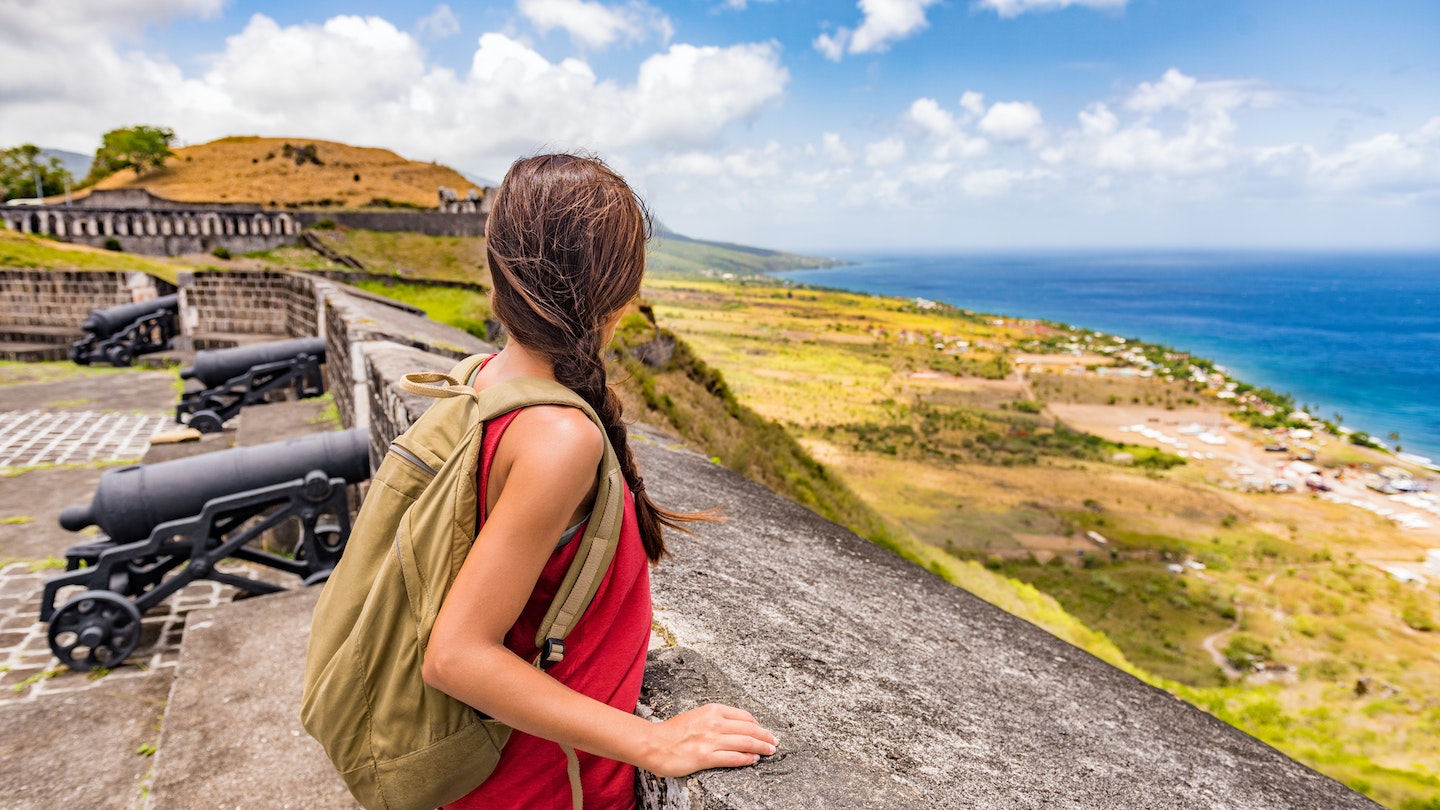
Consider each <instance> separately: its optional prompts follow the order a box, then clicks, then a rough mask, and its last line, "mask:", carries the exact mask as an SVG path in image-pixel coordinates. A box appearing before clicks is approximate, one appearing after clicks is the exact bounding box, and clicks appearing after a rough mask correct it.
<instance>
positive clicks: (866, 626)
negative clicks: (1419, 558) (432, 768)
mask: <svg viewBox="0 0 1440 810" xmlns="http://www.w3.org/2000/svg"><path fill="white" fill-rule="evenodd" d="M196 275H197V276H199V275H201V274H196ZM224 275H225V276H227V277H228V278H227V279H225V280H224V281H223V282H222V281H220V280H218V279H201V280H197V279H189V280H187V279H184V278H182V279H181V294H182V296H184V298H185V300H186V302H187V303H186V306H187V307H196V308H198V309H200V310H203V311H199V312H197V313H195V314H193V315H187V314H185V313H182V318H183V319H184V320H187V321H193V322H194V323H196V324H201V323H231V324H236V323H241V322H243V321H244V319H245V318H248V317H250V316H248V315H243V316H242V311H246V312H248V307H243V306H241V305H239V304H235V303H234V302H233V299H232V298H231V297H230V294H245V295H251V296H259V297H261V298H264V299H265V300H267V301H269V302H271V304H270V305H271V306H273V307H275V308H277V309H283V310H284V313H283V316H284V317H283V318H282V317H279V316H277V317H275V318H274V319H273V320H271V321H269V322H268V323H269V324H270V326H272V327H275V328H281V329H282V331H281V332H279V333H277V335H276V336H277V337H279V336H286V335H293V334H296V333H297V330H300V329H301V328H302V327H303V326H305V325H309V324H311V323H313V324H314V325H315V326H316V327H317V328H318V330H319V331H320V333H321V334H323V336H324V337H325V339H326V344H327V351H328V358H327V360H328V362H327V364H326V374H327V378H328V380H327V382H328V384H329V387H330V390H331V391H332V392H333V395H334V398H335V400H336V402H337V405H338V408H339V410H340V413H341V416H342V419H343V421H344V422H345V424H346V425H347V426H365V427H368V429H369V431H370V434H371V449H372V458H373V459H374V460H375V461H377V462H378V459H379V457H380V454H381V453H383V451H384V449H385V447H386V446H387V445H388V444H389V442H390V441H391V440H392V439H393V438H394V437H395V436H396V435H398V434H399V433H400V432H401V431H403V430H404V429H405V428H406V427H407V426H409V425H410V424H412V423H413V421H414V420H415V419H417V418H418V417H419V416H420V415H421V414H422V413H423V412H424V410H425V408H426V407H428V405H429V404H430V400H426V399H424V398H421V397H415V396H413V395H410V394H407V393H404V392H403V391H402V390H401V389H400V388H399V385H398V383H399V380H400V377H401V375H403V374H404V373H406V372H410V371H417V370H427V369H442V370H443V369H448V368H449V366H450V365H451V364H452V363H454V361H455V360H456V359H458V358H461V357H464V356H466V355H468V354H471V353H474V352H479V351H489V350H491V349H490V347H488V346H487V345H486V344H485V343H483V342H482V341H479V340H478V339H476V338H474V337H472V336H470V335H468V334H466V333H464V332H460V331H458V330H455V329H451V328H449V327H446V326H442V325H440V324H435V323H433V322H431V321H428V320H427V319H426V318H424V317H423V315H419V314H417V313H415V312H414V311H413V310H407V309H405V308H401V307H396V306H391V305H390V304H387V303H385V302H383V301H382V300H380V299H377V298H375V297H373V296H368V295H365V294H362V293H360V292H359V291H358V290H355V289H354V288H350V287H347V286H345V285H343V284H340V283H338V282H336V281H331V280H328V279H325V278H320V277H317V276H312V275H305V274H295V275H291V274H285V273H267V274H245V273H240V272H233V273H227V274H224ZM206 284H212V285H213V288H212V290H211V291H212V292H214V293H215V294H214V295H210V296H208V297H207V296H196V295H191V294H190V293H189V292H188V291H189V290H193V289H196V288H197V285H199V287H205V285H206ZM223 284H228V285H231V286H229V287H228V288H225V289H226V290H228V291H229V293H230V294H223V295H222V294H221V293H220V290H221V285H223ZM62 288H63V285H61V286H52V287H48V288H46V289H56V290H60V289H62ZM232 306H233V307H235V309H234V311H230V312H227V307H232ZM257 323H258V321H257ZM282 324H283V327H281V325H282ZM190 336H191V337H192V338H194V337H197V336H198V333H192V334H191V335H190ZM632 436H633V437H634V438H633V443H634V447H635V450H636V452H637V455H638V457H639V461H640V463H641V465H642V467H643V469H644V470H645V474H646V481H647V484H648V488H649V489H650V490H651V492H652V494H653V495H654V497H655V498H656V500H657V501H659V502H660V503H662V504H664V505H666V506H667V507H670V508H673V509H680V510H693V509H700V508H706V507H711V506H719V507H720V508H721V509H722V510H723V511H724V512H725V514H727V515H728V516H729V519H728V520H726V521H724V522H720V523H709V524H701V525H700V526H699V528H698V529H697V535H696V536H695V537H693V538H690V537H684V536H679V535H675V534H672V535H671V538H670V545H671V547H672V552H673V556H672V557H671V558H670V559H668V560H667V561H665V562H664V563H663V564H661V565H660V566H658V567H656V568H654V569H653V571H652V591H653V594H654V603H655V619H656V622H657V624H658V625H659V626H660V627H661V628H662V632H661V635H663V636H665V637H666V639H667V642H666V645H665V646H664V647H663V648H661V649H657V650H654V651H652V652H651V653H650V655H649V658H648V662H647V668H646V681H645V690H644V693H643V694H642V697H641V706H640V709H639V711H640V713H641V714H643V715H647V716H652V717H653V718H655V719H661V718H665V717H669V716H673V715H674V714H676V713H678V712H680V711H684V710H686V709H689V708H692V707H694V706H697V705H701V704H704V703H708V702H716V701H718V702H725V703H730V704H733V705H737V706H741V707H743V708H746V709H748V710H750V711H752V712H753V713H754V714H755V715H756V716H757V718H758V719H759V720H760V721H761V722H762V723H764V724H765V725H766V726H767V727H769V728H771V729H772V730H774V731H775V732H776V733H777V735H778V736H779V738H780V740H781V746H780V751H779V752H778V753H777V754H776V755H775V756H774V757H770V758H767V759H766V760H764V761H762V762H761V763H759V764H758V765H756V766H755V767H752V768H744V769H738V770H722V771H706V772H702V773H700V774H697V775H695V776H692V777H688V778H684V779H660V778H657V777H653V776H650V775H648V774H642V777H641V778H640V779H639V780H638V784H637V793H638V794H639V797H640V806H641V807H642V808H645V809H646V810H655V809H658V808H666V810H678V809H679V808H698V807H705V808H712V809H714V808H733V809H734V810H760V809H762V808H763V809H765V810H768V809H769V808H777V809H778V808H792V807H837V808H860V807H865V808H913V807H934V808H962V807H964V808H994V809H995V810H999V809H1000V808H1007V809H1008V808H1047V807H1076V808H1102V807H1103V808H1110V807H1127V808H1128V807H1157V808H1160V807H1163V808H1167V809H1168V808H1181V809H1184V808H1196V810H1199V808H1214V807H1228V808H1235V809H1237V810H1238V809H1241V808H1257V809H1258V808H1296V809H1297V810H1298V809H1299V808H1306V809H1307V810H1309V809H1310V808H1316V807H1325V808H1375V807H1378V805H1375V804H1374V803H1372V802H1370V801H1369V800H1368V799H1366V798H1364V797H1363V796H1361V795H1359V794H1358V793H1355V792H1353V791H1351V790H1349V789H1348V788H1346V787H1345V786H1343V785H1341V784H1339V783H1338V782H1335V781H1333V780H1331V779H1329V778H1327V777H1325V776H1322V775H1321V774H1318V773H1316V772H1315V771H1312V770H1310V769H1309V768H1306V767H1305V766H1303V765H1300V764H1299V763H1297V762H1295V761H1294V760H1291V759H1289V758H1287V757H1285V756H1284V755H1283V754H1281V753H1279V752H1278V751H1276V750H1274V749H1273V748H1270V747H1269V746H1266V745H1264V744H1263V743H1261V742H1259V741H1257V740H1255V739H1253V738H1251V737H1248V736H1246V735H1245V734H1244V733H1242V732H1240V731H1238V730H1236V729H1234V728H1232V727H1230V726H1228V725H1226V724H1224V723H1222V722H1220V721H1218V720H1216V719H1214V718H1212V717H1210V716H1209V715H1206V714H1204V713H1203V712H1201V711H1199V710H1198V709H1196V708H1194V707H1192V706H1190V705H1188V704H1186V703H1184V702H1182V701H1180V700H1178V699H1176V698H1174V697H1172V696H1170V695H1169V694H1167V693H1165V692H1163V691H1161V690H1158V689H1155V688H1152V687H1150V686H1148V685H1146V684H1145V683H1143V682H1141V681H1139V680H1138V679H1136V678H1134V677H1132V676H1130V675H1128V674H1126V673H1125V672H1123V671H1121V670H1119V669H1116V668H1115V667H1113V666H1111V665H1109V664H1107V663H1105V662H1103V661H1100V660H1099V659H1096V658H1094V657H1093V656H1091V655H1089V654H1088V653H1085V652H1084V651H1081V650H1079V649H1076V648H1074V647H1072V646H1070V645H1068V644H1066V643H1065V642H1063V641H1060V640H1059V639H1057V638H1055V637H1054V636H1051V635H1049V634H1048V633H1046V632H1044V631H1043V630H1040V629H1039V628H1037V627H1035V626H1033V625H1030V624H1028V623H1026V622H1024V621H1022V620H1020V619H1017V618H1015V617H1013V616H1011V615H1009V614H1007V613H1004V612H1003V611H1001V610H999V609H998V608H996V607H994V606H992V605H989V604H987V603H985V602H983V601H981V600H979V599H977V598H975V597H974V596H971V595H970V594H968V593H966V592H965V591H962V590H960V589H958V588H955V587H953V586H951V585H949V584H948V583H946V582H945V581H944V580H942V579H940V578H939V577H937V576H935V575H933V574H931V573H929V572H927V571H925V570H923V569H921V568H919V567H917V566H915V565H913V564H910V563H908V562H906V561H904V560H902V559H900V558H898V557H896V556H895V555H893V554H891V553H889V552H887V551H886V550H884V549H882V548H879V547H877V546H875V545H874V544H872V543H870V542H868V541H866V540H864V539H862V538H860V537H857V536H855V535H854V534H852V533H851V532H849V531H847V530H845V529H844V528H842V527H839V526H836V525H834V524H832V523H829V522H827V521H825V520H823V519H821V518H819V517H817V516H816V515H814V514H813V513H810V512H808V511H807V510H805V509H804V508H802V507H800V506H798V505H796V504H794V503H791V502H790V501H787V500H785V499H783V498H781V497H779V496H777V495H775V494H774V493H772V492H770V491H769V490H767V489H765V488H764V487H761V486H759V485H758V484H755V483H753V482H750V481H746V480H744V479H743V478H741V477H739V476H737V475H736V474H734V473H732V472H730V471H729V470H726V469H724V468H722V467H720V466H718V465H716V464H713V463H711V462H710V461H709V460H708V459H707V458H705V457H704V456H703V455H701V454H699V453H696V452H693V451H691V450H688V449H686V448H684V447H683V446H682V445H681V444H680V443H679V442H678V441H677V440H676V439H674V438H673V437H671V436H668V435H666V434H664V433H662V432H660V431H658V430H654V429H651V428H648V427H645V426H643V425H636V426H635V427H634V428H633V430H632ZM268 598H269V597H267V599H268ZM275 598H276V599H279V598H281V597H275ZM263 601H264V600H250V602H247V603H245V604H247V605H256V606H258V604H259V603H261V602H263ZM256 632H260V630H259V628H257V629H256ZM292 663H293V664H294V665H293V666H292V667H291V670H290V671H283V672H269V673H268V674H267V675H266V677H267V678H269V679H270V684H271V686H275V685H276V684H277V683H280V682H281V681H285V682H287V683H288V682H289V681H290V679H298V678H299V677H300V668H301V667H300V662H292ZM277 688H278V687H277ZM287 688H292V689H294V691H295V694H297V695H298V686H295V685H293V684H292V685H291V686H290V687H287ZM250 691H254V690H250ZM294 710H295V711H298V708H296V709H294ZM287 711H289V710H287ZM169 722H170V721H168V720H167V727H168V725H169ZM257 722H258V721H257ZM197 744H198V743H197ZM269 745H270V746H272V747H273V746H275V745H280V746H289V748H286V751H287V752H289V753H287V755H286V757H285V760H286V762H287V768H289V769H290V770H291V771H293V770H295V769H296V768H300V769H312V770H313V772H311V771H307V774H308V776H307V777H306V780H310V781H313V780H325V779H335V778H336V777H335V776H334V774H333V773H331V772H329V771H328V763H326V762H325V761H324V759H323V757H319V758H318V759H317V755H318V748H317V747H316V746H314V744H313V743H312V742H310V741H309V740H308V739H306V738H304V737H303V736H294V737H292V738H285V739H281V740H279V741H275V740H272V741H271V742H270V743H269ZM212 747H213V749H214V756H213V757H212V758H210V759H208V760H206V761H207V763H208V764H207V765H206V768H207V769H208V770H207V772H206V773H205V774H201V773H198V772H194V773H192V772H189V771H187V772H185V773H184V774H181V775H179V776H177V777H176V779H177V781H180V782H186V783H190V784H193V783H196V782H198V781H200V780H204V779H209V778H212V772H214V773H219V772H221V771H224V770H225V769H231V770H234V771H235V772H236V773H240V774H243V773H246V765H245V760H244V759H243V757H241V756H240V755H237V754H236V753H235V751H236V746H235V745H234V744H233V742H230V741H226V740H215V741H214V742H213V744H212ZM164 751H165V748H164V745H163V740H162V757H163V756H165V754H164ZM222 752H223V753H222ZM187 754H188V755H190V756H191V757H194V758H198V759H205V757H206V755H207V751H187ZM164 766H165V763H164V762H163V761H159V760H157V763H156V767H158V768H161V769H162V770H163V769H164ZM290 778H292V779H293V778H294V774H291V775H290ZM306 780H301V781H306ZM266 799H267V800H268V801H269V803H270V804H271V805H272V806H282V805H285V804H286V802H287V801H288V799H287V797H285V796H266ZM177 806H178V805H177Z"/></svg>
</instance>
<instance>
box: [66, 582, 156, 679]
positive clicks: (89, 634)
mask: <svg viewBox="0 0 1440 810" xmlns="http://www.w3.org/2000/svg"><path fill="white" fill-rule="evenodd" d="M49 641H50V651H51V652H53V653H55V657H56V658H58V659H60V663H62V664H64V665H65V666H67V667H69V668H71V669H73V670H78V671H81V672H88V671H89V670H92V669H94V668H96V667H116V666H119V665H120V664H121V663H122V662H124V660H125V659H126V658H129V657H130V653H132V652H134V651H135V646H136V645H137V644H139V643H140V611H138V610H136V609H135V605H134V604H133V603H132V602H131V601H130V600H129V599H126V598H124V597H122V596H118V595H116V594H115V593H112V592H111V591H86V592H84V593H82V594H80V595H79V596H77V597H75V598H74V599H71V600H70V601H68V602H66V603H65V604H63V605H61V606H60V609H59V610H57V611H55V615H54V616H53V617H51V619H50V632H49Z"/></svg>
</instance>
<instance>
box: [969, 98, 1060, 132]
mask: <svg viewBox="0 0 1440 810" xmlns="http://www.w3.org/2000/svg"><path fill="white" fill-rule="evenodd" d="M979 126H980V130H981V131H982V132H984V133H985V134H987V135H990V136H992V137H994V138H996V139H998V140H1001V141H1026V140H1034V139H1036V138H1038V137H1039V136H1040V134H1041V131H1042V129H1043V126H1044V121H1043V120H1042V117H1041V115H1040V108H1039V107H1036V106H1035V105H1034V104H1031V103H1030V102H1028V101H1002V102H997V103H995V104H992V105H990V110H989V111H988V112H986V113H985V117H984V118H981V119H980V124H979Z"/></svg>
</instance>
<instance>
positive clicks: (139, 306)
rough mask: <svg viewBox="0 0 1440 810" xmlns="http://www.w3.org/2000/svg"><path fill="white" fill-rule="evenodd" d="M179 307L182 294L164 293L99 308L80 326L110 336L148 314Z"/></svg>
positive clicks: (97, 333) (172, 310) (102, 336)
mask: <svg viewBox="0 0 1440 810" xmlns="http://www.w3.org/2000/svg"><path fill="white" fill-rule="evenodd" d="M179 307H180V296H178V295H162V296H160V297H159V298H152V299H150V300H149V301H136V302H135V303H133V304H121V305H120V306H118V307H109V308H108V309H97V310H95V311H94V312H91V313H90V315H89V316H88V317H86V318H85V322H84V323H83V324H81V325H80V328H81V329H84V330H85V331H86V332H89V333H90V334H92V335H94V336H95V337H97V338H108V337H110V336H111V335H113V334H115V333H116V332H118V331H120V330H121V329H124V328H125V327H127V326H129V325H130V324H132V323H134V322H135V321H137V320H139V319H140V318H143V317H145V316H146V315H150V314H152V313H156V312H161V311H164V310H169V311H171V312H175V311H176V310H177V309H178V308H179Z"/></svg>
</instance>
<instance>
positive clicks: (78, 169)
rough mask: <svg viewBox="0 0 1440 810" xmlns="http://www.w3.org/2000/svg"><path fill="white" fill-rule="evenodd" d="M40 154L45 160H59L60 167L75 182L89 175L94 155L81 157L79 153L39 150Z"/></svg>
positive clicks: (62, 150)
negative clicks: (68, 173) (63, 168)
mask: <svg viewBox="0 0 1440 810" xmlns="http://www.w3.org/2000/svg"><path fill="white" fill-rule="evenodd" d="M40 154H42V155H44V156H45V157H47V158H52V157H53V158H59V159H60V163H61V165H63V166H64V167H65V170H66V171H68V172H70V176H71V177H73V178H75V182H77V183H78V182H80V181H81V180H83V179H85V175H87V174H89V173H90V163H91V161H93V160H94V159H95V156H94V155H82V154H80V153H79V152H66V151H65V150H64V149H41V150H40Z"/></svg>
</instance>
